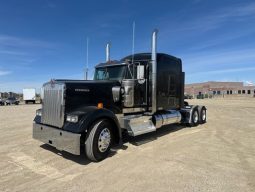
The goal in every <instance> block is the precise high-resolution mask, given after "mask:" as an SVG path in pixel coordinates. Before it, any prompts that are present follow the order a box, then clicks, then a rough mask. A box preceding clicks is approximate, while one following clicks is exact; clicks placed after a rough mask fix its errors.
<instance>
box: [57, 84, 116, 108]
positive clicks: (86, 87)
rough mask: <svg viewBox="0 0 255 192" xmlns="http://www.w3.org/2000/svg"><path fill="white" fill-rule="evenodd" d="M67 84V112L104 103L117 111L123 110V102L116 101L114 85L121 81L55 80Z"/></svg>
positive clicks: (106, 106)
mask: <svg viewBox="0 0 255 192" xmlns="http://www.w3.org/2000/svg"><path fill="white" fill-rule="evenodd" d="M55 81H56V82H61V83H64V84H65V88H66V91H65V111H66V113H69V112H72V111H75V110H79V108H84V107H87V106H97V104H98V103H103V105H104V108H107V109H109V110H111V111H113V112H115V113H118V111H119V110H121V109H120V108H121V102H118V103H114V101H113V95H112V87H115V86H120V82H119V81H102V80H99V81H94V80H55Z"/></svg>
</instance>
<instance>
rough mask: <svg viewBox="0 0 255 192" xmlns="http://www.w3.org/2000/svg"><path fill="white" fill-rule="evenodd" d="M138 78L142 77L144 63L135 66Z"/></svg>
mask: <svg viewBox="0 0 255 192" xmlns="http://www.w3.org/2000/svg"><path fill="white" fill-rule="evenodd" d="M136 78H137V79H138V80H141V79H144V65H138V66H137V77H136Z"/></svg>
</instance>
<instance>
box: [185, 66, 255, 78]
mask: <svg viewBox="0 0 255 192" xmlns="http://www.w3.org/2000/svg"><path fill="white" fill-rule="evenodd" d="M244 71H255V67H241V68H229V69H222V70H212V71H202V72H195V73H190V74H188V75H187V76H189V77H190V76H197V75H216V74H225V73H235V72H244Z"/></svg>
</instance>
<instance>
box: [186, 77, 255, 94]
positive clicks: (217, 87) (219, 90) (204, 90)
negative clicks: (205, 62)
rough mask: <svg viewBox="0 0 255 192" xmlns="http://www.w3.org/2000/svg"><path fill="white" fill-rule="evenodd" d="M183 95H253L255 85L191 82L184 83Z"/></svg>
mask: <svg viewBox="0 0 255 192" xmlns="http://www.w3.org/2000/svg"><path fill="white" fill-rule="evenodd" d="M185 95H192V96H193V97H194V98H195V97H197V96H198V95H206V96H222V97H223V96H230V95H233V96H234V95H235V96H236V95H240V96H241V95H242V96H252V97H253V96H254V95H255V86H254V85H252V84H250V85H248V86H247V85H244V83H243V82H216V81H208V82H205V83H192V84H186V85H185Z"/></svg>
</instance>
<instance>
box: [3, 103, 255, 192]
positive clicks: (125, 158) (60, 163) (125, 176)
mask: <svg viewBox="0 0 255 192" xmlns="http://www.w3.org/2000/svg"><path fill="white" fill-rule="evenodd" d="M190 102H191V103H197V104H198V103H199V104H204V105H206V106H207V107H208V122H207V123H206V124H204V125H200V126H197V127H194V128H186V127H182V126H180V125H174V126H167V127H164V128H162V129H159V130H158V131H157V132H156V133H153V134H148V135H146V136H143V137H140V138H137V139H128V140H127V142H125V143H124V145H123V146H122V147H119V148H116V149H114V150H113V151H112V153H111V156H110V157H109V158H107V159H106V160H104V161H102V162H99V163H91V162H89V161H88V160H87V159H86V158H85V157H84V153H83V154H82V155H81V156H75V155H71V154H68V153H66V152H62V153H60V152H59V151H57V150H56V149H54V148H53V147H50V146H48V145H45V144H42V143H41V142H39V141H35V140H33V139H32V135H31V134H32V121H33V117H34V114H35V110H36V109H37V108H40V105H19V106H0V191H37V192H38V191H47V192H49V191H111V192H113V191H132V192H134V191H152V192H155V191H167V192H169V191H188V192H190V191H231V192H234V191H242V192H245V191H255V139H254V138H255V121H254V119H255V118H254V117H255V99H252V98H250V99H243V100H238V99H236V100H234V99H232V100H230V99H228V100H222V99H217V100H192V101H190ZM137 143H140V145H138V146H137V145H135V144H137Z"/></svg>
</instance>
